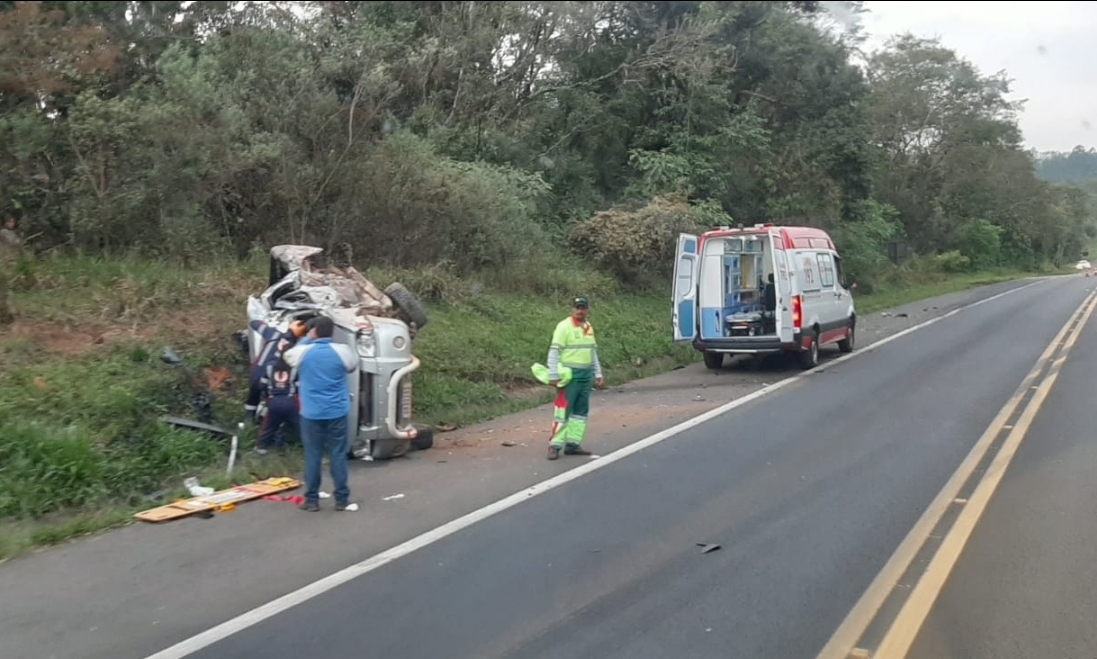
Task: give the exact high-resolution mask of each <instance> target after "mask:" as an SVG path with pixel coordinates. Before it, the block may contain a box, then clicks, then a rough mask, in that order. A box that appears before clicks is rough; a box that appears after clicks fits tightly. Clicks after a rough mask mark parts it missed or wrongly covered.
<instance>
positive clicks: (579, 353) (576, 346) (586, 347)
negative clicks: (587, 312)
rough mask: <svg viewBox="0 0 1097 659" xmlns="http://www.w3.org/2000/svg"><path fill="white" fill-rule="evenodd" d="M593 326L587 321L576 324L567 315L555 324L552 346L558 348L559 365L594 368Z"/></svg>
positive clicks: (594, 343)
mask: <svg viewBox="0 0 1097 659" xmlns="http://www.w3.org/2000/svg"><path fill="white" fill-rule="evenodd" d="M596 346H597V343H596V342H595V340H594V327H593V326H592V325H591V324H590V321H587V322H585V323H583V324H581V325H580V324H577V323H576V322H575V319H574V318H571V317H568V318H565V319H564V320H561V321H560V322H559V323H558V324H557V325H556V330H555V331H554V332H553V333H552V346H551V347H553V348H559V349H560V366H567V367H568V368H594V349H595V347H596Z"/></svg>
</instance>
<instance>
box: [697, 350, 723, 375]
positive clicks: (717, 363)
mask: <svg viewBox="0 0 1097 659" xmlns="http://www.w3.org/2000/svg"><path fill="white" fill-rule="evenodd" d="M702 354H703V355H704V358H705V367H706V368H710V369H712V370H714V371H717V370H720V369H721V368H723V366H724V353H722V352H705V353H702Z"/></svg>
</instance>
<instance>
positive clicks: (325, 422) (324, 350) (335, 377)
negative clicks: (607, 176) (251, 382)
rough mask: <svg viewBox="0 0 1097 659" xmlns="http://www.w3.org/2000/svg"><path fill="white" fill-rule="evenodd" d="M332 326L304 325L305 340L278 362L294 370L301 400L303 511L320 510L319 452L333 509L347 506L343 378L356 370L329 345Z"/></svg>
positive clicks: (353, 357) (322, 321)
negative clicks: (332, 486)
mask: <svg viewBox="0 0 1097 659" xmlns="http://www.w3.org/2000/svg"><path fill="white" fill-rule="evenodd" d="M334 333H335V323H334V322H332V320H331V318H327V317H326V316H318V317H316V318H313V319H312V320H310V321H309V323H308V335H307V336H306V337H305V338H303V339H301V341H300V342H299V343H298V344H297V345H296V346H294V347H293V348H290V349H289V350H287V351H286V353H285V356H284V359H285V361H286V363H287V364H289V365H290V367H291V368H293V369H295V370H296V371H297V378H298V386H297V389H298V395H299V396H300V399H301V443H302V444H304V446H305V503H304V504H302V506H301V508H302V509H303V510H307V511H310V512H311V511H316V510H320V478H321V467H322V466H323V460H324V453H325V452H326V453H327V454H328V460H329V461H330V462H331V479H332V480H333V481H335V509H336V510H346V508H347V504H349V503H350V487H349V486H348V485H347V450H348V448H347V416H348V415H349V414H350V389H349V387H348V386H347V385H348V383H347V374H348V373H353V372H354V371H355V369H356V368H357V367H358V355H357V354H356V353H355V352H354V351H353V350H352V349H351V348H350V346H346V345H343V344H341V343H333V342H332V340H331V337H332V335H333V334H334Z"/></svg>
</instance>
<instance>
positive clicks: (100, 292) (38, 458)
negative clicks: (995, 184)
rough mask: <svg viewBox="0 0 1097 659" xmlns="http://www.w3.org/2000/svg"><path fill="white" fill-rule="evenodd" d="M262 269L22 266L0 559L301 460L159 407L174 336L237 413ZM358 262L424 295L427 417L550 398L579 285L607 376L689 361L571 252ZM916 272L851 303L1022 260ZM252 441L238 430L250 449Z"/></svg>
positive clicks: (422, 410)
mask: <svg viewBox="0 0 1097 659" xmlns="http://www.w3.org/2000/svg"><path fill="white" fill-rule="evenodd" d="M265 274H266V263H265V259H253V260H251V261H248V262H246V263H242V264H236V263H232V264H229V265H224V266H221V267H215V268H205V269H202V270H201V271H197V272H189V273H188V272H186V271H184V270H183V269H181V268H176V267H171V266H169V265H166V264H163V263H152V262H148V261H141V260H134V259H118V260H115V261H111V262H108V261H104V260H100V259H92V258H85V257H69V258H54V259H48V260H43V261H35V262H31V261H25V262H23V263H20V264H19V265H18V267H17V269H16V277H15V280H14V284H15V285H14V289H15V305H16V311H17V313H18V315H19V321H18V323H17V325H16V326H15V327H14V328H11V329H10V330H8V331H7V332H5V333H4V334H3V335H0V361H2V363H3V364H4V368H3V369H2V370H0V559H2V558H3V557H5V556H11V555H15V554H17V553H19V552H21V551H24V550H25V549H27V548H29V547H32V546H37V545H48V544H52V543H56V542H61V541H64V540H65V539H67V538H70V537H73V536H77V535H82V534H86V533H91V532H95V531H97V530H100V529H103V528H107V527H110V526H114V525H118V524H122V523H126V522H128V521H130V519H131V515H132V513H134V512H136V511H138V510H141V509H145V508H149V507H152V506H154V505H158V502H162V501H165V500H171V499H173V498H176V497H183V496H186V493H185V491H184V490H183V488H182V481H183V479H184V478H185V477H187V476H192V475H195V476H198V477H199V478H200V479H201V480H202V482H203V484H205V485H209V486H211V487H217V488H220V487H225V486H228V485H229V484H230V482H231V481H232V480H236V481H237V482H247V481H250V480H255V479H259V478H265V477H268V476H274V475H292V474H294V473H296V472H297V471H298V470H299V467H300V460H299V456H297V455H294V454H291V455H288V456H285V457H280V458H278V457H273V456H268V457H266V458H257V457H255V456H250V455H248V456H245V457H243V458H242V460H241V462H240V464H239V465H238V468H237V470H236V473H235V474H234V477H233V478H230V477H228V476H227V475H226V474H225V473H224V468H225V467H224V461H225V459H226V455H227V448H226V446H225V445H224V444H223V443H218V441H216V440H211V439H209V438H207V437H206V436H203V435H200V434H197V433H194V432H189V431H181V430H173V429H170V428H168V427H166V426H164V425H163V424H161V423H159V422H158V421H156V419H157V417H159V416H160V415H162V414H166V413H172V414H180V415H187V416H189V415H190V414H191V412H190V409H189V401H188V396H187V387H186V383H185V382H184V379H183V378H184V374H183V373H182V372H181V371H180V370H178V369H175V368H172V367H170V366H167V365H165V364H163V363H161V362H160V360H159V354H160V352H161V351H162V350H163V348H164V347H165V346H167V345H170V346H172V347H174V348H176V349H177V350H178V351H179V352H180V353H181V354H182V355H183V356H184V358H185V359H187V360H188V362H190V363H191V364H193V365H194V367H195V369H196V371H197V372H198V373H199V374H206V373H208V372H209V369H213V372H215V374H216V375H217V378H216V379H217V380H218V381H221V380H225V377H226V376H230V378H231V379H228V380H227V381H225V382H224V383H223V385H222V386H221V387H220V388H219V389H218V390H217V391H216V393H215V395H216V397H217V403H216V405H215V411H216V416H217V419H218V421H219V422H220V423H221V424H222V425H225V426H226V427H232V425H233V424H235V423H236V422H237V421H238V420H239V418H240V414H241V411H242V405H241V403H242V400H243V396H244V388H245V383H246V381H247V378H246V375H247V374H246V365H245V364H244V363H243V360H242V357H241V356H240V354H239V351H238V348H237V347H236V346H235V345H234V343H233V342H232V340H231V335H232V333H233V332H234V331H236V330H238V329H241V327H242V326H243V325H244V317H243V312H244V301H245V298H246V295H247V294H248V292H251V291H258V290H261V289H262V288H263V286H264V284H265ZM366 274H367V276H368V277H369V278H370V279H372V280H373V281H375V282H377V283H378V284H379V285H382V286H384V285H386V284H388V283H390V282H392V281H394V280H400V281H403V282H405V283H406V284H407V285H408V286H409V287H410V288H411V289H412V290H413V291H416V292H417V293H418V294H419V295H420V296H421V297H422V298H423V299H424V301H425V302H427V304H428V309H429V312H430V314H431V323H430V325H428V326H427V327H426V328H425V329H424V330H423V332H422V333H421V334H420V336H419V338H418V339H417V341H416V353H417V354H418V356H419V357H420V359H421V360H422V363H423V366H422V367H421V369H420V371H418V372H417V374H416V376H415V380H414V383H415V408H416V415H417V417H418V418H419V419H420V420H422V421H426V422H433V423H446V424H453V425H469V424H473V423H476V422H478V421H483V420H486V419H489V418H492V417H495V416H499V415H502V414H505V413H508V412H512V411H518V410H521V409H525V408H529V407H532V406H535V405H537V404H539V403H542V402H547V401H548V400H549V395H548V393H547V392H546V391H545V388H544V387H540V386H538V385H536V383H535V382H534V380H533V378H532V374H531V373H530V366H531V365H532V364H533V363H534V362H538V361H543V360H544V359H545V357H546V352H547V349H548V342H549V337H550V335H551V332H552V328H553V327H554V325H555V324H556V323H557V322H558V321H559V320H561V319H563V318H564V317H566V315H567V314H568V312H569V309H568V306H569V305H568V300H569V298H570V297H571V296H573V295H576V294H583V295H586V296H588V297H590V298H591V301H592V310H591V320H592V322H593V323H594V325H595V328H596V331H597V332H598V336H599V353H600V356H601V360H602V363H603V366H604V368H605V371H606V376H607V380H608V382H609V383H610V384H620V383H624V382H627V381H629V380H633V379H636V378H639V377H645V376H648V375H653V374H656V373H659V372H662V371H666V370H669V369H672V368H674V367H677V366H680V365H683V364H686V363H690V362H693V361H696V360H698V359H699V357H698V355H697V354H696V352H695V351H693V350H692V349H691V348H689V347H684V346H675V345H674V344H673V343H672V342H671V341H670V332H671V328H670V323H669V314H670V301H669V299H668V294H667V293H666V292H664V291H658V292H654V293H647V294H643V293H626V292H622V291H621V290H620V288H619V286H618V284H617V283H616V282H614V281H613V280H612V279H611V278H609V277H606V276H604V275H600V274H597V273H592V272H590V271H589V270H584V269H583V268H580V267H577V266H576V265H575V264H574V263H569V262H566V261H565V262H563V263H556V262H546V263H541V264H536V263H535V264H528V263H527V264H521V265H519V264H515V265H514V266H512V267H511V268H510V269H509V270H507V271H504V272H501V273H497V274H496V275H494V276H491V277H484V278H478V279H469V278H463V277H458V276H456V274H455V273H453V272H451V271H450V270H448V269H447V268H445V267H444V266H438V267H435V268H430V269H425V270H419V271H414V272H411V271H384V270H377V269H374V270H369V271H367V273H366ZM919 276H920V277H921V278H922V280H923V281H924V280H925V279H926V278H930V279H932V280H931V281H927V282H926V283H920V284H918V285H915V286H897V285H892V286H891V287H886V286H881V287H878V288H877V290H876V291H875V292H874V294H873V295H859V296H858V306H859V309H860V310H861V312H862V313H868V312H871V311H873V310H878V309H881V308H885V307H891V306H897V305H900V304H903V303H906V302H911V301H914V300H917V299H921V298H925V297H930V296H935V295H940V294H944V293H949V292H953V291H956V290H961V289H964V288H968V287H970V286H974V285H978V284H983V283H991V282H994V281H1003V280H1005V279H1010V278H1013V277H1015V276H1017V273H1004V272H1003V273H992V274H985V273H984V274H979V275H963V276H954V277H947V278H946V277H943V276H939V275H933V277H928V276H927V275H925V273H919ZM911 278H912V279H914V278H915V277H914V276H913V275H912V276H911ZM253 439H254V438H253V437H252V436H251V435H250V434H249V435H248V436H246V437H244V438H243V446H242V447H243V448H244V449H245V450H246V449H247V448H249V447H250V444H251V442H252V441H253ZM154 494H156V495H157V496H155V497H154V496H152V495H154Z"/></svg>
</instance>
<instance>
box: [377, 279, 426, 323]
mask: <svg viewBox="0 0 1097 659" xmlns="http://www.w3.org/2000/svg"><path fill="white" fill-rule="evenodd" d="M385 294H386V295H388V296H389V298H390V299H391V300H392V304H393V306H395V307H396V308H397V309H399V310H400V311H402V312H404V314H406V315H407V317H408V320H410V321H411V322H413V323H415V326H416V328H418V329H423V328H424V327H426V326H427V312H426V310H425V309H423V305H422V304H420V303H419V300H418V299H416V298H415V296H414V295H412V294H411V291H409V290H408V289H407V288H406V287H405V286H404V285H403V284H401V283H400V282H394V283H392V284H389V285H388V286H387V287H386V288H385Z"/></svg>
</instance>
